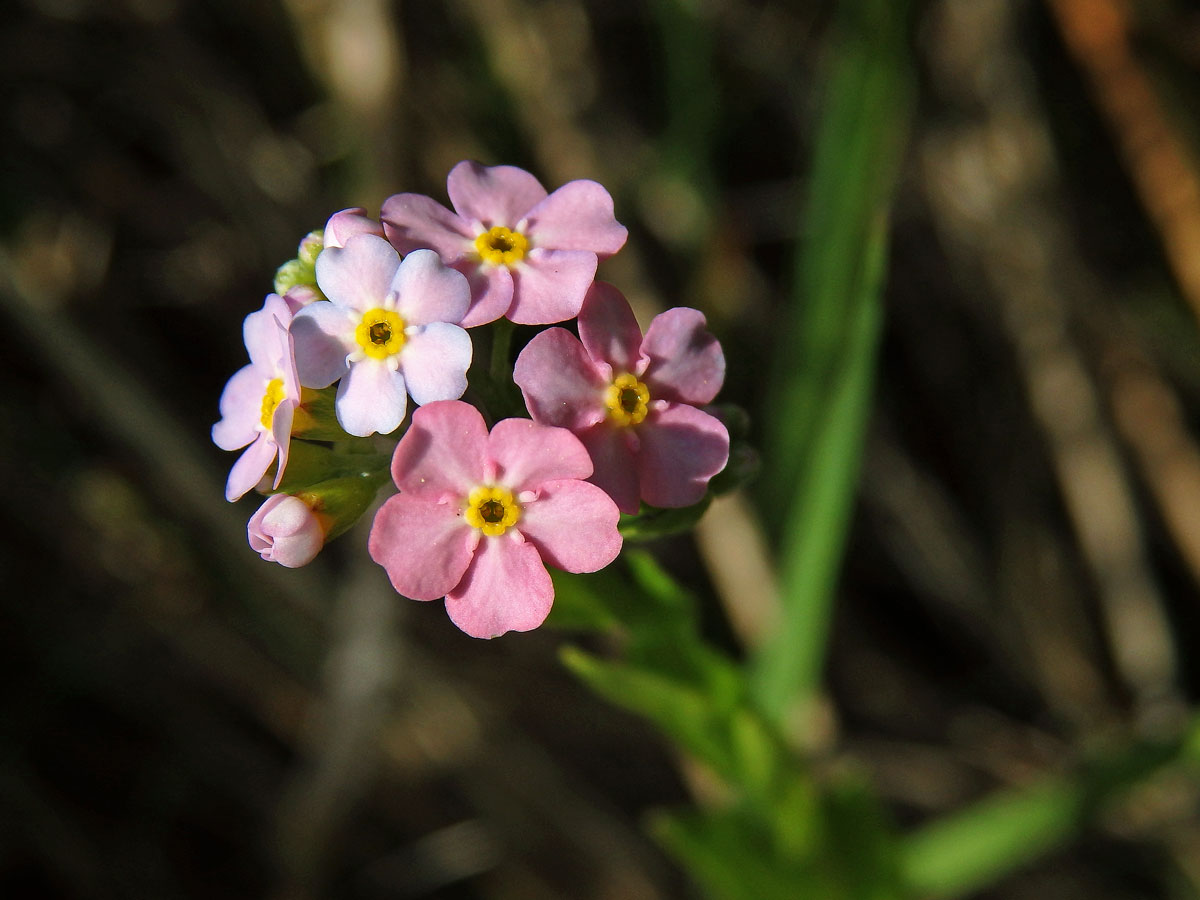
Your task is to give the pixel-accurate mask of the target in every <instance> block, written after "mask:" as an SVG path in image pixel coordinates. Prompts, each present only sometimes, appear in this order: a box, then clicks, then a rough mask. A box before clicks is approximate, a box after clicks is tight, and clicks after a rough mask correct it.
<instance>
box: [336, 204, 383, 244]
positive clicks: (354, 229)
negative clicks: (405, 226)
mask: <svg viewBox="0 0 1200 900" xmlns="http://www.w3.org/2000/svg"><path fill="white" fill-rule="evenodd" d="M356 234H373V235H376V236H377V237H383V226H382V225H380V224H379V223H378V222H376V221H375V220H374V219H372V218H371V217H370V216H368V215H367V211H366V210H365V209H363V208H362V207H361V206H356V207H354V208H353V209H343V210H342V211H340V212H335V213H334V214H333V215H332V216H330V217H329V221H327V222H326V223H325V233H324V235H323V238H322V239H323V241H324V244H325V246H326V247H345V246H346V242H347V241H348V240H350V238H352V237H354V235H356Z"/></svg>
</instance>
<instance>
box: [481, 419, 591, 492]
mask: <svg viewBox="0 0 1200 900" xmlns="http://www.w3.org/2000/svg"><path fill="white" fill-rule="evenodd" d="M487 452H488V456H489V457H490V458H491V459H492V460H494V461H495V463H496V480H497V481H498V482H499V483H500V484H503V485H504V486H505V487H507V488H508V489H509V490H511V491H512V492H513V493H519V492H521V491H536V490H537V489H538V488H540V487H541V486H542V484H543V482H546V481H557V480H559V479H561V478H587V477H588V476H589V475H591V474H592V461H591V458H590V457H589V456H588V453H587V449H586V448H585V447H584V446H583V444H581V443H580V442H579V438H577V437H575V435H573V434H571V432H569V431H567V429H565V428H555V427H554V426H552V425H539V424H538V423H537V422H532V421H530V420H529V419H505V420H503V421H502V422H497V423H496V425H495V426H494V427H493V428H492V434H491V436H490V437H489V438H488V448H487Z"/></svg>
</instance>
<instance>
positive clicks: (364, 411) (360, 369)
mask: <svg viewBox="0 0 1200 900" xmlns="http://www.w3.org/2000/svg"><path fill="white" fill-rule="evenodd" d="M407 408H408V392H407V391H406V390H405V384H404V375H403V374H402V373H400V372H393V371H392V370H391V369H389V368H388V367H387V364H386V363H384V362H380V361H376V360H373V359H364V360H362V361H361V362H357V363H355V364H354V365H352V366H351V367H350V371H349V372H347V373H346V376H345V377H344V378H343V379H342V383H341V384H339V385H338V391H337V399H336V400H335V401H334V409H335V410H337V419H338V424H339V425H341V426H342V428H344V429H345V430H346V433H347V434H353V435H357V436H358V437H367V436H369V435H372V434H375V432H379V433H380V434H391V433H392V432H393V431H395V430H396V429H397V428H399V427H400V423H401V422H403V421H404V412H405V410H406V409H407Z"/></svg>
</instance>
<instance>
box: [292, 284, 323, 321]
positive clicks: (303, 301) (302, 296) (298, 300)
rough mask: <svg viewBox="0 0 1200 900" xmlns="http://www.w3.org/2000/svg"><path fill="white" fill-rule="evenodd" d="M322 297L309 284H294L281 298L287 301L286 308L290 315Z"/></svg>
mask: <svg viewBox="0 0 1200 900" xmlns="http://www.w3.org/2000/svg"><path fill="white" fill-rule="evenodd" d="M324 299H325V296H324V295H323V294H322V293H321V292H320V291H319V290H317V289H316V288H315V287H313V286H312V285H309V284H294V285H292V286H291V287H290V288H288V289H287V292H286V293H285V294H284V295H283V300H284V302H285V303H287V305H288V309H290V310H291V311H292V315H295V314H296V313H298V312H299V311H300V310H302V309H304V307H306V306H308V305H309V304H310V303H316V302H317V301H318V300H324Z"/></svg>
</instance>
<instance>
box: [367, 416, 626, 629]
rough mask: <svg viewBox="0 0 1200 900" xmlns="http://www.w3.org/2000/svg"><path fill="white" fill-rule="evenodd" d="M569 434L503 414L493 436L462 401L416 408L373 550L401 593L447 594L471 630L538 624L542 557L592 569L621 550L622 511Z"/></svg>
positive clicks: (453, 613)
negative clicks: (591, 478)
mask: <svg viewBox="0 0 1200 900" xmlns="http://www.w3.org/2000/svg"><path fill="white" fill-rule="evenodd" d="M591 471H592V463H591V461H590V460H589V459H588V454H587V451H586V450H585V449H584V447H583V445H582V444H581V443H580V442H579V441H578V440H577V439H576V438H575V436H574V435H572V434H571V433H570V432H569V431H567V430H566V429H563V428H551V427H549V426H546V425H539V424H537V423H536V422H531V421H529V420H528V419H504V420H503V421H501V422H497V423H496V426H495V427H494V428H493V429H492V431H491V433H490V434H489V433H488V430H487V425H486V424H484V421H483V416H482V415H480V413H479V411H478V410H476V409H475V407H473V406H471V405H469V404H467V403H463V402H461V401H448V402H445V403H431V404H429V405H428V406H423V407H421V408H420V409H418V410H417V411H416V412H414V413H413V417H412V424H411V425H410V426H409V428H408V430H407V431H406V432H405V433H404V437H402V438H401V439H400V443H399V444H397V446H396V453H395V456H394V457H393V458H392V477H393V479H395V482H396V486H397V487H398V488H399V489H400V493H399V494H396V495H394V496H392V497H391V498H389V499H388V500H387V502H386V503H384V505H383V507H382V508H381V509H380V510H379V512H378V513H377V514H376V516H375V522H374V525H373V526H372V528H371V537H370V540H369V543H368V546H369V548H370V551H371V558H372V559H374V560H375V561H376V562H377V563H379V564H380V565H381V566H383V567H384V568H385V569H387V573H388V577H389V578H390V579H391V582H392V586H393V587H395V589H396V590H397V591H398V592H399V593H400V594H403V595H404V596H405V597H411V598H413V599H415V600H434V599H437V598H438V597H442V596H444V597H445V598H446V611H447V612H448V613H449V614H450V619H451V620H452V621H453V622H454V624H455V625H457V626H458V627H459V628H461V629H462V630H463V631H465V632H466V633H467V634H469V635H471V636H472V637H480V638H487V637H496V636H498V635H501V634H504V632H506V631H528V630H530V629H532V628H536V627H537V626H538V625H540V624H541V623H542V622H543V621H544V620H545V618H546V616H547V614H549V612H550V606H551V604H552V603H553V602H554V587H553V584H552V583H551V581H550V574H549V573H548V572H547V571H546V566H545V564H546V563H549V564H550V565H552V566H556V567H557V568H560V569H565V570H566V571H568V572H594V571H596V570H597V569H601V568H603V567H604V566H606V565H608V564H609V563H610V562H612V561H613V560H614V559H615V558H616V556H617V554H618V553H619V552H620V550H621V535H620V532H618V531H617V519H618V517H619V513H618V511H617V508H616V506H615V505H614V504H613V502H612V500H611V499H609V497H608V495H607V494H605V493H604V491H602V490H600V489H599V488H597V487H595V486H594V485H591V484H588V483H587V482H585V481H583V480H582V479H584V478H586V477H587V476H588V475H589V474H591Z"/></svg>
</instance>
